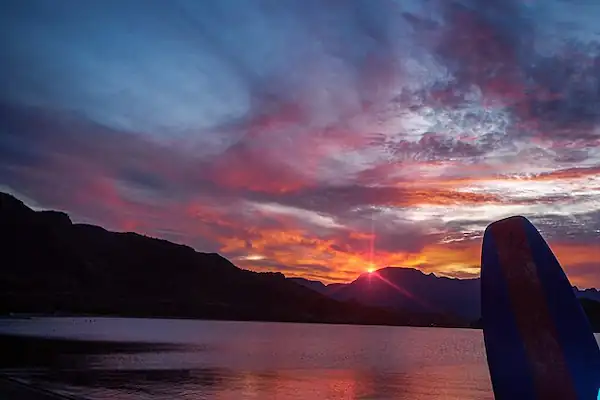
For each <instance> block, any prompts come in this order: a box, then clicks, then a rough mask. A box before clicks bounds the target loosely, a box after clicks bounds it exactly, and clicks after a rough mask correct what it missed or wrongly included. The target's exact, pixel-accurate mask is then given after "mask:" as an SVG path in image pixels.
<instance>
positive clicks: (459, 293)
mask: <svg viewBox="0 0 600 400" xmlns="http://www.w3.org/2000/svg"><path fill="white" fill-rule="evenodd" d="M294 281H295V282H297V283H298V284H301V285H303V286H306V287H308V288H311V289H313V290H316V291H318V292H319V293H322V294H324V295H327V296H329V297H331V298H333V299H337V300H343V301H348V300H353V301H356V302H357V303H360V304H364V305H371V306H376V307H385V308H389V309H398V310H410V311H413V312H434V313H443V314H447V315H454V316H458V317H460V318H466V319H468V320H470V321H476V320H478V319H479V318H480V317H481V304H480V300H481V298H480V296H481V289H480V279H479V278H471V279H458V278H447V277H443V276H436V275H435V274H433V273H429V274H425V273H424V272H422V271H420V270H418V269H414V268H403V267H387V268H382V269H379V270H377V271H374V272H372V273H364V274H362V275H360V276H359V277H358V279H356V280H354V281H353V282H351V283H347V284H343V283H334V284H330V285H324V284H323V283H321V282H319V281H308V280H306V279H303V278H294ZM573 290H574V292H575V295H576V296H577V297H578V298H579V299H580V301H581V302H582V304H586V307H587V308H586V310H595V309H596V308H594V307H595V306H596V304H598V305H599V306H600V292H599V291H598V290H597V289H594V288H592V289H585V290H580V289H578V288H577V287H576V286H573ZM584 300H589V301H592V302H591V303H590V302H586V301H584ZM596 314H597V315H596ZM596 314H594V316H597V317H600V313H596ZM598 326H599V327H600V323H599V325H598Z"/></svg>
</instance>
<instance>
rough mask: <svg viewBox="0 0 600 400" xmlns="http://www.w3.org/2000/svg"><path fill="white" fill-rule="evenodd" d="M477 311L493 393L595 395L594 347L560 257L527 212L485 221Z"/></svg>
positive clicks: (504, 396) (531, 397)
mask: <svg viewBox="0 0 600 400" xmlns="http://www.w3.org/2000/svg"><path fill="white" fill-rule="evenodd" d="M481 308H482V309H481V312H482V324H483V334H484V343H485V350H486V356H487V363H488V367H489V372H490V378H491V381H492V388H493V391H494V396H495V398H496V400H520V399H523V400H552V399H556V400H597V399H598V392H599V387H600V349H599V348H598V344H597V342H596V339H595V338H594V334H593V331H592V328H591V325H590V323H589V321H588V319H587V317H586V315H585V313H584V311H583V309H582V307H581V305H580V304H579V301H578V300H577V298H576V296H575V293H574V292H573V288H572V286H571V284H570V282H569V280H568V278H567V276H566V275H565V273H564V271H563V269H562V267H561V265H560V264H559V262H558V260H557V259H556V257H555V256H554V254H553V253H552V250H550V247H549V246H548V244H547V243H546V241H545V240H544V238H543V237H542V236H541V234H540V233H539V231H538V230H537V229H536V228H535V227H534V226H533V224H532V223H531V222H530V221H529V220H527V219H526V218H525V217H521V216H515V217H510V218H507V219H503V220H500V221H497V222H494V223H492V224H490V225H489V226H488V227H487V228H486V230H485V233H484V237H483V244H482V251H481Z"/></svg>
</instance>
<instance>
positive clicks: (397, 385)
mask: <svg viewBox="0 0 600 400" xmlns="http://www.w3.org/2000/svg"><path fill="white" fill-rule="evenodd" d="M0 333H4V334H7V333H11V334H18V335H21V337H22V339H18V340H16V339H7V338H6V337H4V339H2V341H3V343H4V345H3V348H2V349H0V350H1V351H2V354H3V357H0V358H2V359H3V360H2V361H1V363H2V368H3V369H4V371H5V372H8V373H10V374H11V375H13V376H18V377H19V378H20V379H23V380H26V381H30V382H34V383H36V384H38V385H42V386H44V387H46V388H50V389H52V390H55V391H58V392H62V393H67V394H72V395H79V396H85V397H86V398H89V399H109V398H110V399H123V400H133V399H136V400H139V399H148V400H158V399H161V400H162V399H165V400H172V399H221V400H225V399H232V400H239V399H281V400H287V399H302V400H311V399H318V400H324V399H410V400H425V399H427V400H435V399H446V400H454V399H456V400H483V399H493V395H492V392H491V384H490V379H489V374H488V370H487V366H486V362H485V355H484V350H483V337H482V333H481V331H478V330H467V329H438V328H409V327H380V326H350V325H316V324H289V323H257V322H221V321H219V322H217V321H191V320H164V319H162V320H161V319H126V318H32V319H14V320H0ZM23 335H25V336H23ZM42 337H44V338H46V340H44V341H40V338H42ZM48 339H53V340H50V341H48ZM57 339H60V340H57ZM75 339H77V340H79V341H80V342H74V341H73V340H75ZM81 341H84V342H81ZM9 353H10V354H11V356H9V357H6V356H5V355H6V354H9Z"/></svg>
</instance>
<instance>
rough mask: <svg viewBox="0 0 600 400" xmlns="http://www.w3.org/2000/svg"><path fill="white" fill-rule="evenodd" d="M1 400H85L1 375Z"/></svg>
mask: <svg viewBox="0 0 600 400" xmlns="http://www.w3.org/2000/svg"><path fill="white" fill-rule="evenodd" d="M0 399H1V400H83V399H81V398H77V397H73V396H66V395H60V394H56V393H52V392H50V391H48V390H44V389H41V388H36V387H34V386H31V385H28V384H26V383H24V382H20V381H18V380H16V379H13V378H9V377H7V376H1V375H0Z"/></svg>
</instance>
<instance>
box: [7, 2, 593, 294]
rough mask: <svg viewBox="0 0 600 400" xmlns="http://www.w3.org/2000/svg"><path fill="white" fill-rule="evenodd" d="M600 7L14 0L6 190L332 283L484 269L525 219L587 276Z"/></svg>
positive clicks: (88, 217) (239, 261) (581, 281)
mask: <svg viewBox="0 0 600 400" xmlns="http://www.w3.org/2000/svg"><path fill="white" fill-rule="evenodd" d="M599 15H600V2H598V1H596V0H589V1H585V0H578V1H566V0H543V1H542V0H528V1H526V0H485V1H483V0H471V1H469V0H463V1H453V0H419V1H417V0H397V1H394V0H252V1H251V0H206V1H197V0H190V1H184V0H177V1H175V0H169V1H163V0H156V1H153V0H143V1H142V0H140V1H130V0H103V1H100V0H98V1H80V0H77V1H75V0H73V1H68V0H60V1H49V0H36V1H34V0H14V1H10V0H5V1H2V2H1V3H0V190H1V191H5V192H9V193H11V194H14V195H15V196H17V197H19V198H20V199H21V200H23V201H25V202H26V203H27V204H28V205H30V206H33V207H39V208H52V209H59V210H64V211H66V212H68V213H69V214H70V215H71V217H72V219H73V220H74V221H75V222H87V223H94V224H98V225H101V226H104V227H106V228H108V229H113V230H128V231H136V232H140V233H144V234H148V235H151V236H155V237H161V238H165V239H168V240H172V241H175V242H178V243H185V244H188V245H191V246H193V247H194V248H195V249H197V250H198V251H217V252H219V253H221V254H222V255H224V256H226V257H227V258H229V259H230V260H231V261H232V262H233V263H234V264H236V265H238V266H240V267H243V268H249V269H253V270H257V271H281V272H283V273H285V274H286V275H288V276H303V277H306V278H311V279H320V280H323V281H324V282H345V281H349V280H352V279H354V278H356V277H357V276H358V274H360V273H363V272H364V271H366V270H367V269H370V268H380V267H384V266H412V267H417V268H420V269H421V270H423V271H426V272H436V273H439V274H442V275H448V276H457V277H471V276H477V275H478V274H479V257H480V245H481V238H482V233H483V229H484V228H485V226H486V225H487V224H489V223H490V222H493V221H494V220H497V219H499V218H502V217H507V216H510V215H516V214H521V215H524V216H526V217H528V218H530V219H531V221H532V222H533V223H534V224H535V225H536V226H537V227H538V228H539V229H540V230H541V231H542V233H543V234H544V236H545V237H546V238H547V240H548V241H549V242H550V244H551V246H552V248H553V249H554V251H555V253H556V254H557V256H558V258H559V260H560V261H561V263H562V264H563V266H564V267H565V269H566V271H567V273H568V275H569V277H570V279H571V280H572V282H573V283H574V284H577V285H579V286H582V287H590V286H599V287H600V81H599V80H600V23H599V19H598V18H599V17H598V16H599Z"/></svg>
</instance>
